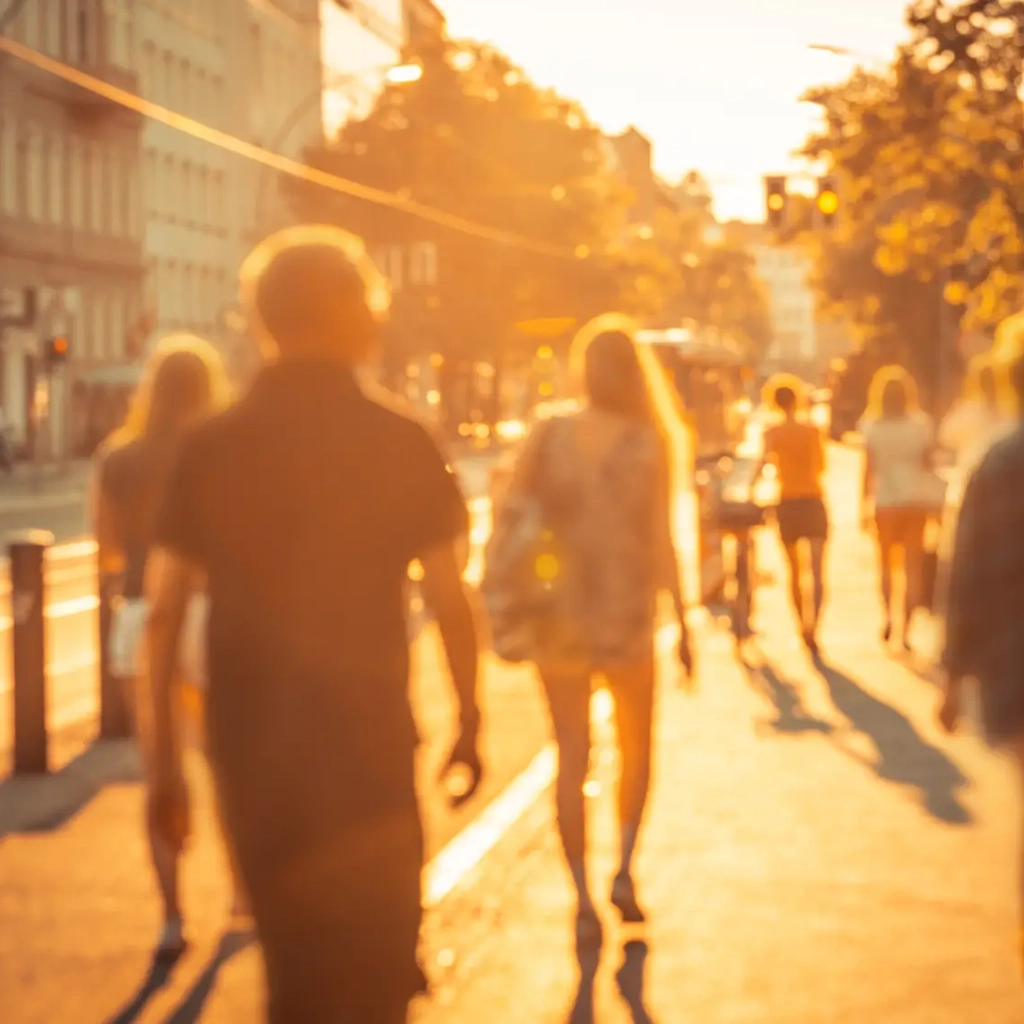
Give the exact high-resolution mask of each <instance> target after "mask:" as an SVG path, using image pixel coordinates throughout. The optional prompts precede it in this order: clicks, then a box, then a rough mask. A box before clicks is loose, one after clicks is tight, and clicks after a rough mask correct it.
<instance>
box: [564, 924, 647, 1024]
mask: <svg viewBox="0 0 1024 1024" xmlns="http://www.w3.org/2000/svg"><path fill="white" fill-rule="evenodd" d="M648 951H649V947H648V945H647V943H646V942H644V941H643V940H640V939H633V940H630V941H629V942H627V943H626V944H625V946H623V949H622V965H621V966H620V967H619V969H618V971H617V972H616V974H615V983H616V985H618V988H619V993H620V995H621V996H622V998H623V1000H624V1001H625V1003H626V1006H627V1007H628V1008H629V1013H630V1019H631V1020H632V1021H633V1024H655V1021H654V1018H653V1017H652V1016H651V1014H650V1011H649V1010H648V1009H647V1006H646V1004H645V1003H644V968H645V966H646V964H647V954H648ZM577 960H578V961H579V968H580V983H579V987H578V988H577V990H576V1001H575V1003H574V1004H573V1008H572V1011H571V1012H570V1014H569V1019H568V1022H567V1024H595V1021H596V1019H597V1018H596V1016H595V1009H594V984H595V982H596V980H597V972H598V969H599V968H600V966H601V953H600V951H599V950H579V951H578V952H577Z"/></svg>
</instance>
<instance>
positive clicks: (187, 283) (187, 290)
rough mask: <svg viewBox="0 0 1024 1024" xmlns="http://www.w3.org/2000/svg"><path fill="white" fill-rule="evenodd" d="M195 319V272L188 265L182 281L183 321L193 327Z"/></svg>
mask: <svg viewBox="0 0 1024 1024" xmlns="http://www.w3.org/2000/svg"><path fill="white" fill-rule="evenodd" d="M195 318H196V302H195V271H194V270H193V269H192V267H191V266H190V265H186V266H185V270H184V273H183V274H182V280H181V319H182V320H183V321H184V322H185V324H186V325H187V326H189V327H191V326H192V325H193V324H194V323H195Z"/></svg>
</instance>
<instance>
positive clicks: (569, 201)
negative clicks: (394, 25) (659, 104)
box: [293, 42, 642, 359]
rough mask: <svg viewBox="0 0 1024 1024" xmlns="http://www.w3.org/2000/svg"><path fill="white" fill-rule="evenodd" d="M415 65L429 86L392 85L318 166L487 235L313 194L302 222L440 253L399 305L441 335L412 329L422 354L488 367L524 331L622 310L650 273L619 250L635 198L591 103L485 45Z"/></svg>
mask: <svg viewBox="0 0 1024 1024" xmlns="http://www.w3.org/2000/svg"><path fill="white" fill-rule="evenodd" d="M407 59H409V60H417V61H419V62H420V63H421V64H422V67H423V75H422V77H421V79H420V80H419V81H417V82H416V83H412V84H405V85H389V86H387V87H386V88H385V90H384V92H383V93H382V95H381V96H380V98H379V100H378V102H377V103H376V105H375V107H374V108H373V110H372V111H371V112H370V113H369V114H368V115H367V116H366V117H365V118H364V119H362V120H359V121H354V122H351V123H350V124H348V125H347V126H346V127H345V129H344V131H343V134H342V135H341V137H340V138H339V139H338V140H337V142H336V143H334V144H332V145H331V146H329V147H327V148H325V149H322V150H320V151H318V152H314V153H311V154H310V155H309V161H310V162H311V163H312V164H313V165H314V166H316V167H318V168H321V169H323V170H325V171H328V172H330V173H332V174H335V175H339V176H341V177H344V178H348V179H352V180H355V181H357V182H360V183H363V184H367V185H372V186H373V187H375V188H377V189H381V190H384V191H386V192H391V193H396V194H398V195H400V196H403V197H405V198H406V199H408V200H411V201H413V202H415V203H418V204H422V205H423V206H425V207H430V208H433V209H436V210H441V211H445V213H447V214H450V215H453V216H455V217H457V218H460V219H461V220H462V221H464V222H466V223H467V224H468V225H477V226H482V227H483V228H485V230H482V231H480V232H478V233H476V234H474V233H473V231H462V230H457V229H456V228H455V227H453V226H451V225H449V224H437V223H432V222H430V221H429V220H424V219H422V218H418V217H415V216H412V215H410V214H409V213H408V212H406V211H403V210H401V209H388V208H387V207H382V206H380V205H377V204H373V203H370V202H367V201H364V200H360V199H352V198H350V197H343V196H338V195H337V194H332V193H330V192H327V191H326V190H323V189H320V188H316V187H315V186H307V185H304V184H302V185H300V186H299V187H298V188H296V189H294V190H293V201H294V206H295V209H296V212H297V214H298V215H299V216H300V217H302V218H303V219H318V220H324V219H326V220H329V221H332V222H337V223H340V224H343V225H344V226H346V227H348V228H349V229H350V230H352V231H354V232H355V233H357V234H359V235H361V236H362V237H364V238H365V239H367V240H368V242H369V244H370V245H371V246H374V245H377V244H381V243H387V244H390V245H408V244H411V243H414V242H417V241H423V240H429V241H432V242H434V243H435V244H436V245H437V247H438V250H439V253H440V260H439V262H440V267H439V270H440V276H439V280H438V281H437V282H436V285H434V286H433V287H432V288H431V289H430V290H429V294H424V293H421V294H420V295H419V296H418V298H417V299H415V300H407V301H406V304H405V309H404V311H403V310H401V309H400V308H397V309H396V315H400V314H402V313H403V312H404V315H405V317H406V320H407V326H408V327H410V328H411V327H412V325H413V323H414V322H418V323H419V325H420V327H421V328H422V327H424V325H425V324H429V326H430V333H432V334H433V338H431V339H421V338H420V337H419V335H421V334H423V333H424V332H423V331H422V330H421V331H416V330H413V329H410V330H407V331H406V332H405V334H406V338H407V340H409V341H410V342H411V344H412V346H413V347H416V346H419V347H422V346H423V344H424V343H425V342H426V341H427V340H429V343H430V346H431V347H433V346H435V345H436V346H438V348H439V349H440V351H442V353H443V354H444V355H446V356H448V357H449V358H455V359H463V358H464V359H485V358H488V359H489V358H493V357H494V356H495V355H496V354H497V353H498V352H502V353H504V350H505V349H506V348H507V345H508V344H509V343H510V341H512V340H514V339H515V338H516V334H515V332H514V331H513V330H512V327H513V325H514V324H516V323H518V322H521V321H525V320H534V319H537V318H544V317H567V316H576V317H584V316H587V315H589V314H590V313H593V312H598V311H601V310H603V309H604V308H607V306H608V305H610V304H612V303H618V302H619V301H622V300H624V299H625V297H626V292H627V290H628V288H627V286H628V285H630V284H631V283H632V281H633V280H635V278H636V276H637V273H638V271H639V270H642V268H638V267H637V265H636V263H635V259H634V257H635V254H628V253H621V254H616V253H612V252H610V251H609V249H610V242H611V241H612V240H613V239H614V238H615V235H616V231H617V228H618V225H619V223H620V220H621V217H622V216H623V213H624V211H625V209H626V208H627V206H628V203H629V195H628V193H627V192H626V191H625V190H624V189H623V188H622V186H620V185H619V184H618V183H617V182H616V181H615V180H614V179H613V178H612V177H611V176H610V175H609V174H608V173H607V171H606V169H605V161H604V154H603V148H602V147H603V138H602V136H601V133H600V132H599V131H598V129H597V128H596V127H595V126H594V125H592V124H591V123H590V122H589V120H588V119H587V117H586V115H585V114H584V112H583V111H582V110H581V109H580V107H579V106H578V105H577V104H574V103H572V102H570V101H568V100H565V99H564V98H562V97H560V96H558V95H557V94H555V93H553V92H551V91H547V90H542V89H539V88H538V87H537V86H535V85H534V84H533V83H532V82H530V80H529V79H528V78H527V77H526V75H525V74H524V73H523V72H522V71H521V70H520V69H518V68H517V67H515V65H513V64H512V62H511V61H509V60H508V58H506V57H505V56H504V55H503V54H501V53H499V52H498V51H497V50H495V49H493V48H492V47H489V46H486V45H483V44H478V43H467V42H459V43H456V42H446V43H444V44H443V45H440V46H437V45H435V46H432V47H430V48H428V49H425V50H424V51H423V52H421V53H411V54H409V55H408V57H407ZM495 232H497V233H502V234H504V235H508V236H515V238H500V237H499V238H495V237H494V236H495ZM516 239H519V241H517V240H516ZM523 239H528V240H530V241H529V242H523V241H522V240H523ZM533 243H538V244H533ZM640 276H642V273H641V275H640ZM399 298H400V299H402V298H403V296H400V297H399ZM417 303H418V304H419V308H412V307H413V306H416V305H417ZM396 305H397V306H399V307H401V305H402V303H401V301H399V302H398V303H396ZM427 305H429V307H430V309H431V310H432V312H431V313H430V316H429V317H428V316H426V313H425V310H426V308H427ZM435 350H436V349H435Z"/></svg>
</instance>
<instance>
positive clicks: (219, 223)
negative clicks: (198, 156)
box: [210, 171, 224, 235]
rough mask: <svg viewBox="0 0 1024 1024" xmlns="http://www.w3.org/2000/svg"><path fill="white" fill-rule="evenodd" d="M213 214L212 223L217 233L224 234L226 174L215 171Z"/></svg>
mask: <svg viewBox="0 0 1024 1024" xmlns="http://www.w3.org/2000/svg"><path fill="white" fill-rule="evenodd" d="M212 195H213V203H214V207H213V213H214V216H213V217H211V219H210V223H211V225H212V226H214V228H215V230H216V233H217V234H219V235H222V234H224V227H223V224H224V216H223V214H224V172H223V171H214V172H213V189H212Z"/></svg>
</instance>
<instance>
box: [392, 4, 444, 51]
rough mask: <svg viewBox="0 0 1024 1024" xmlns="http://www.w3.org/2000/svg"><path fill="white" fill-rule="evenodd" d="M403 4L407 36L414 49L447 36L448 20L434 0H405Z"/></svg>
mask: <svg viewBox="0 0 1024 1024" xmlns="http://www.w3.org/2000/svg"><path fill="white" fill-rule="evenodd" d="M402 6H403V11H404V23H405V38H406V39H407V40H408V42H409V45H410V46H411V47H412V48H413V49H414V50H415V49H418V48H419V47H420V46H423V45H424V44H429V43H430V42H432V41H434V40H439V39H443V38H444V37H445V35H446V34H447V31H448V21H447V19H446V18H445V16H444V12H443V11H442V10H441V8H440V7H438V6H437V4H435V3H434V2H433V0H404V3H403V5H402Z"/></svg>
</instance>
